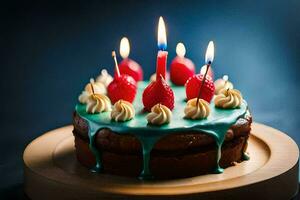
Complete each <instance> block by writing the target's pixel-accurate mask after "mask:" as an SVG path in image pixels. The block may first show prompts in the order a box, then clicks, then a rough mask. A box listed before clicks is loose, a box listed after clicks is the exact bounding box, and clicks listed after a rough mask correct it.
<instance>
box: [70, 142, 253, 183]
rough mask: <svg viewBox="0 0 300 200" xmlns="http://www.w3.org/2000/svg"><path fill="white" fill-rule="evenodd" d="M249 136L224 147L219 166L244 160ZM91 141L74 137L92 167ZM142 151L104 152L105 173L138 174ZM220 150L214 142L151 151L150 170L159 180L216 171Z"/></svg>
mask: <svg viewBox="0 0 300 200" xmlns="http://www.w3.org/2000/svg"><path fill="white" fill-rule="evenodd" d="M247 139H248V136H241V137H237V138H234V139H232V140H230V141H228V142H226V143H224V144H223V146H222V156H221V160H220V166H221V167H223V168H226V167H229V166H231V165H234V163H235V162H240V161H242V160H243V152H244V150H245V148H246V147H247ZM88 145H89V144H88V142H86V141H85V140H83V139H81V138H80V137H78V136H75V147H76V155H77V159H78V160H79V162H80V163H81V164H82V165H84V166H86V167H88V168H92V167H94V166H95V164H96V161H95V157H94V155H93V154H92V152H91V151H90V149H89V146H88ZM142 159H143V157H142V153H141V152H139V153H137V154H126V153H124V152H122V153H115V152H110V151H107V150H103V151H102V164H103V166H102V167H103V172H104V173H109V174H115V175H121V176H133V177H137V176H138V175H139V174H140V172H141V170H142ZM216 159H217V150H216V148H215V146H214V145H210V146H206V147H200V148H195V149H191V150H186V151H183V152H182V151H175V152H170V151H159V150H153V151H152V152H151V159H150V170H151V173H152V175H153V176H154V177H155V178H158V179H166V178H168V179H170V178H184V177H192V176H197V175H201V174H207V173H211V172H213V171H214V170H215V167H216Z"/></svg>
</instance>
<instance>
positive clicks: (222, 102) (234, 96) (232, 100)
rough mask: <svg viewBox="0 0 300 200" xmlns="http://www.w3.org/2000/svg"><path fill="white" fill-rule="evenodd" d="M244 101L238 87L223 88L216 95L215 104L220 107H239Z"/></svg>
mask: <svg viewBox="0 0 300 200" xmlns="http://www.w3.org/2000/svg"><path fill="white" fill-rule="evenodd" d="M242 101H243V97H242V94H241V93H240V91H238V90H236V89H222V90H221V92H220V94H218V95H217V96H216V97H215V105H216V107H219V108H238V107H240V106H241V104H242Z"/></svg>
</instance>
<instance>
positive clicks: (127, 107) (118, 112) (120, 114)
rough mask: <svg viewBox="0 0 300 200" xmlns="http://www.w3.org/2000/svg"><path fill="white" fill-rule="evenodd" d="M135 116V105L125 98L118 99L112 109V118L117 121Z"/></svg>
mask: <svg viewBox="0 0 300 200" xmlns="http://www.w3.org/2000/svg"><path fill="white" fill-rule="evenodd" d="M134 116H135V110H134V107H133V105H132V104H131V103H130V102H128V101H125V100H119V101H117V102H116V103H115V104H114V106H113V110H112V111H111V119H112V120H114V121H117V122H124V121H128V120H131V119H132V118H134Z"/></svg>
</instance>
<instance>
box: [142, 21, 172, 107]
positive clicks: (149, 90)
mask: <svg viewBox="0 0 300 200" xmlns="http://www.w3.org/2000/svg"><path fill="white" fill-rule="evenodd" d="M157 40H158V42H157V44H158V48H159V51H158V53H157V63H156V80H155V81H152V82H150V83H149V85H148V86H147V87H146V88H145V90H144V92H143V96H142V101H143V104H144V109H145V110H146V111H151V108H152V107H153V106H155V105H156V104H158V103H160V104H162V105H165V106H167V107H168V108H169V109H170V110H172V109H173V108H174V92H173V90H172V88H171V87H170V86H169V85H168V84H167V82H166V80H165V78H166V65H167V55H168V52H167V51H165V50H166V48H167V37H166V28H165V24H164V21H163V18H162V17H160V18H159V23H158V37H157Z"/></svg>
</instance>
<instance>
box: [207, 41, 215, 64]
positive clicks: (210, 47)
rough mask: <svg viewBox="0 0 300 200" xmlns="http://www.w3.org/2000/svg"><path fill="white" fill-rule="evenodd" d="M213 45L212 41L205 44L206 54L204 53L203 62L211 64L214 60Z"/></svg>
mask: <svg viewBox="0 0 300 200" xmlns="http://www.w3.org/2000/svg"><path fill="white" fill-rule="evenodd" d="M214 54H215V47H214V42H213V41H210V42H209V43H208V46H207V50H206V54H205V63H206V64H211V63H212V62H213V61H214Z"/></svg>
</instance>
